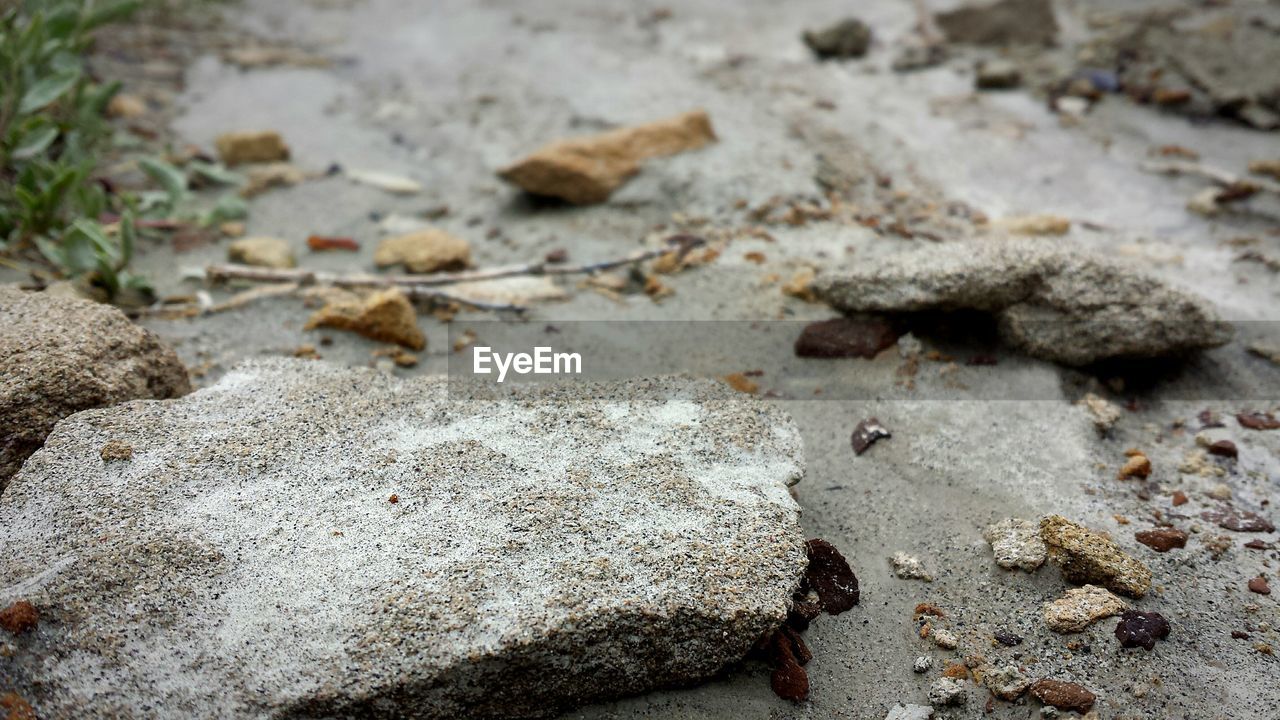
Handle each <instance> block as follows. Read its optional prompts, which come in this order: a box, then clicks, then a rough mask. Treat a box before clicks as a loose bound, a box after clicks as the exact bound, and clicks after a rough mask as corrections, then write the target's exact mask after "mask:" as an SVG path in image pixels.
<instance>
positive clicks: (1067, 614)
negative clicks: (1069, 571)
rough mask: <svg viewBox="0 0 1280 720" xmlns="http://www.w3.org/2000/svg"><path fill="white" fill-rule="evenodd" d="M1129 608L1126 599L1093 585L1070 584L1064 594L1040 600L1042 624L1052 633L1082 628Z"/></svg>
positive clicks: (1075, 630) (1080, 630) (1080, 629)
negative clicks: (1042, 609) (1042, 610)
mask: <svg viewBox="0 0 1280 720" xmlns="http://www.w3.org/2000/svg"><path fill="white" fill-rule="evenodd" d="M1127 609H1129V605H1128V603H1126V602H1125V601H1123V600H1121V599H1120V598H1118V597H1116V596H1115V595H1113V594H1112V593H1111V592H1109V591H1108V590H1106V589H1105V588H1100V587H1098V586H1096V585H1085V586H1084V587H1078V588H1071V589H1070V590H1068V591H1067V592H1066V594H1065V595H1063V596H1062V597H1060V598H1058V599H1057V600H1054V601H1053V602H1047V603H1045V604H1044V624H1045V625H1047V626H1048V627H1049V629H1050V630H1052V631H1054V632H1056V633H1077V632H1083V631H1084V629H1085V628H1087V627H1089V626H1090V625H1092V624H1093V623H1095V622H1097V621H1099V620H1101V619H1102V618H1105V617H1111V616H1113V615H1119V614H1120V613H1122V612H1124V611H1125V610H1127Z"/></svg>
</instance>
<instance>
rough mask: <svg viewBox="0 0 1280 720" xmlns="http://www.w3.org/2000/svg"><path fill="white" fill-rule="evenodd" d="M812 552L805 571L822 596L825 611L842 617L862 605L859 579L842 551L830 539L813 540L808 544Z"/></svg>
mask: <svg viewBox="0 0 1280 720" xmlns="http://www.w3.org/2000/svg"><path fill="white" fill-rule="evenodd" d="M805 549H806V550H807V551H808V553H809V567H808V568H806V569H805V571H804V577H805V581H806V582H807V583H808V585H809V587H811V588H813V591H814V592H816V593H818V600H819V602H821V603H822V609H823V610H824V611H826V612H827V613H829V614H831V615H839V614H840V613H842V612H844V611H845V610H849V609H850V608H852V607H853V606H854V605H857V604H858V597H859V591H858V578H857V576H855V575H854V574H853V569H852V568H850V567H849V563H848V562H847V561H846V560H845V559H844V556H843V555H841V554H840V551H839V550H836V549H835V547H834V546H833V545H832V544H831V543H829V542H827V541H826V540H817V539H814V540H810V541H809V542H807V543H805Z"/></svg>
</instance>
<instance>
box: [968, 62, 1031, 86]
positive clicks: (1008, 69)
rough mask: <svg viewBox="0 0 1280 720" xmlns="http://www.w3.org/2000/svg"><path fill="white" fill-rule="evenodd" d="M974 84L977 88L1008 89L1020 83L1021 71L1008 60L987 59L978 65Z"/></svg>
mask: <svg viewBox="0 0 1280 720" xmlns="http://www.w3.org/2000/svg"><path fill="white" fill-rule="evenodd" d="M974 84H975V86H976V87H977V88H978V89H979V90H1008V89H1011V88H1016V87H1018V85H1020V84H1022V73H1021V72H1019V70H1018V66H1017V65H1014V64H1013V63H1011V62H1009V61H1008V60H987V61H985V62H983V63H981V64H980V65H979V66H978V74H977V76H976V77H975V78H974Z"/></svg>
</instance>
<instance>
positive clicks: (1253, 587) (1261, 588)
mask: <svg viewBox="0 0 1280 720" xmlns="http://www.w3.org/2000/svg"><path fill="white" fill-rule="evenodd" d="M1249 590H1250V591H1251V592H1256V593H1258V594H1259V595H1270V594H1271V586H1270V585H1268V584H1267V579H1266V578H1264V577H1262V576H1261V575H1259V576H1258V577H1256V578H1253V579H1252V580H1250V581H1249Z"/></svg>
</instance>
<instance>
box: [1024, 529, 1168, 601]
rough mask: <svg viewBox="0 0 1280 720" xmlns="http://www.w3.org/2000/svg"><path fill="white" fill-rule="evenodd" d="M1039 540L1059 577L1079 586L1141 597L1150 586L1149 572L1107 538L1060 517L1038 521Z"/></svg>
mask: <svg viewBox="0 0 1280 720" xmlns="http://www.w3.org/2000/svg"><path fill="white" fill-rule="evenodd" d="M1040 537H1041V538H1042V539H1043V540H1044V542H1045V544H1046V545H1048V547H1049V558H1050V559H1051V560H1053V561H1054V562H1056V563H1058V565H1059V566H1060V567H1061V569H1062V577H1063V578H1064V579H1065V580H1067V581H1068V582H1072V583H1076V584H1078V585H1084V584H1086V583H1088V584H1095V585H1101V586H1102V587H1105V588H1107V589H1109V590H1113V591H1115V592H1118V593H1120V594H1122V595H1128V596H1130V597H1135V598H1140V597H1142V596H1143V595H1145V594H1146V592H1147V589H1148V588H1150V587H1151V570H1149V569H1148V568H1147V566H1146V565H1143V564H1142V563H1141V562H1140V561H1138V560H1136V559H1134V558H1133V557H1131V556H1129V555H1128V554H1126V553H1125V552H1124V551H1122V550H1121V549H1120V548H1119V547H1118V546H1117V545H1116V544H1115V543H1114V542H1112V541H1111V539H1110V538H1108V537H1106V536H1104V535H1102V534H1100V533H1096V532H1094V531H1092V530H1090V529H1088V528H1086V527H1084V526H1083V525H1078V524H1076V523H1073V522H1071V521H1070V520H1068V519H1066V518H1064V517H1062V516H1061V515H1046V516H1045V517H1043V518H1041V519H1040Z"/></svg>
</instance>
